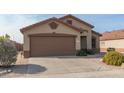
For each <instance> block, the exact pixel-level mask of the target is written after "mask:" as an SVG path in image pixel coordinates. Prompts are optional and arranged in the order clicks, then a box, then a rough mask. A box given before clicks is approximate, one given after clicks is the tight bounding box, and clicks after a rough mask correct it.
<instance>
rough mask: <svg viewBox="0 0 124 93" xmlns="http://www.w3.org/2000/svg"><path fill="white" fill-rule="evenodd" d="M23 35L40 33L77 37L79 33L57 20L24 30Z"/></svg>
mask: <svg viewBox="0 0 124 93" xmlns="http://www.w3.org/2000/svg"><path fill="white" fill-rule="evenodd" d="M22 31H23V34H27V35H30V34H40V33H64V34H72V35H77V34H79V31H77V30H76V29H75V28H72V27H70V26H68V25H66V24H64V23H61V22H59V21H57V20H49V21H47V22H45V23H43V24H41V23H40V24H38V25H35V26H33V27H30V26H29V27H27V28H23V30H22Z"/></svg>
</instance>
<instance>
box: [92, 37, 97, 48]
mask: <svg viewBox="0 0 124 93" xmlns="http://www.w3.org/2000/svg"><path fill="white" fill-rule="evenodd" d="M92 48H96V38H92Z"/></svg>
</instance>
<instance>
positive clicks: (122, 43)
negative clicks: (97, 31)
mask: <svg viewBox="0 0 124 93" xmlns="http://www.w3.org/2000/svg"><path fill="white" fill-rule="evenodd" d="M108 47H113V48H124V39H119V40H105V41H100V48H108Z"/></svg>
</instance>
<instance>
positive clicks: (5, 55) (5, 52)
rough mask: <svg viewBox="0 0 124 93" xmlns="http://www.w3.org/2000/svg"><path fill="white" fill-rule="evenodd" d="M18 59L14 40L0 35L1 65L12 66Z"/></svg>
mask: <svg viewBox="0 0 124 93" xmlns="http://www.w3.org/2000/svg"><path fill="white" fill-rule="evenodd" d="M16 60H17V50H16V47H15V45H14V44H13V42H12V41H10V40H9V39H7V38H6V37H3V36H2V37H0V66H3V67H8V66H11V65H13V64H15V62H16Z"/></svg>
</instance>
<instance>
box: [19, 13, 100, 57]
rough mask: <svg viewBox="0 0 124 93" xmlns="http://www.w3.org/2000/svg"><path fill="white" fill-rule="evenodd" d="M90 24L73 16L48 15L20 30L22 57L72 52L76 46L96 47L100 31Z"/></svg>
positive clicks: (78, 47) (98, 46) (60, 54)
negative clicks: (51, 16) (22, 39)
mask: <svg viewBox="0 0 124 93" xmlns="http://www.w3.org/2000/svg"><path fill="white" fill-rule="evenodd" d="M93 28H94V26H93V25H91V24H89V23H87V22H85V21H83V20H81V19H79V18H77V17H75V16H73V15H66V16H63V17H61V18H55V17H53V18H49V19H47V20H44V21H41V22H38V23H36V24H32V25H30V26H27V27H24V28H22V29H21V32H22V33H23V36H24V46H23V49H24V57H25V58H28V57H40V56H66V55H75V54H76V51H77V50H80V49H94V50H96V51H97V52H98V51H99V49H100V42H99V40H100V38H99V37H100V36H101V34H99V33H97V32H95V31H93V30H92V29H93Z"/></svg>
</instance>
